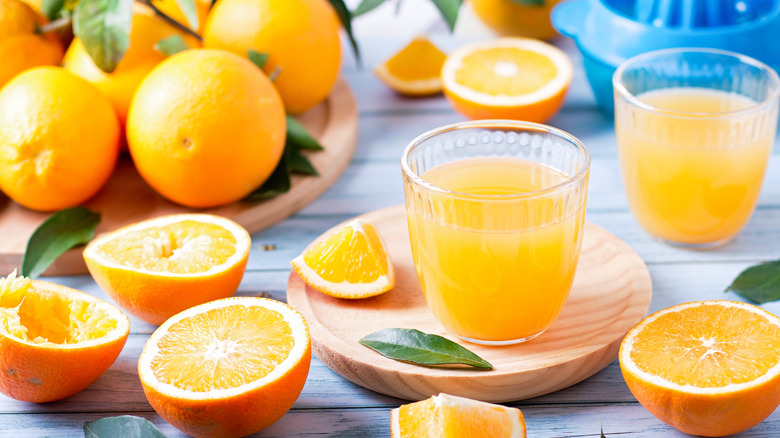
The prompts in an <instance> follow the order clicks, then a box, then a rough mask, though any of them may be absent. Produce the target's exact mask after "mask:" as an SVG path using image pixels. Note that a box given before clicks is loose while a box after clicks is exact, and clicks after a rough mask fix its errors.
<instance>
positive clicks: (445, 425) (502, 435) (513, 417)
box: [390, 394, 526, 438]
mask: <svg viewBox="0 0 780 438" xmlns="http://www.w3.org/2000/svg"><path fill="white" fill-rule="evenodd" d="M525 432H526V431H525V419H524V418H523V413H522V412H520V410H519V409H516V408H508V407H505V406H501V405H496V404H492V403H485V402H481V401H477V400H471V399H468V398H463V397H456V396H454V395H449V394H439V395H435V396H433V397H431V398H429V399H427V400H422V401H419V402H416V403H410V404H407V405H402V406H400V407H398V408H396V409H393V410H392V411H390V433H391V438H462V437H470V438H525Z"/></svg>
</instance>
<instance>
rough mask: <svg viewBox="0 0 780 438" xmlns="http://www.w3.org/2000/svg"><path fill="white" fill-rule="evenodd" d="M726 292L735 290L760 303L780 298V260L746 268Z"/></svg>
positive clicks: (738, 293) (736, 292)
mask: <svg viewBox="0 0 780 438" xmlns="http://www.w3.org/2000/svg"><path fill="white" fill-rule="evenodd" d="M726 292H734V293H735V294H737V295H740V296H742V297H745V298H747V299H749V300H751V301H753V302H754V303H758V304H764V303H768V302H770V301H777V300H780V260H776V261H774V262H767V263H761V264H760V265H755V266H751V267H749V268H747V269H745V270H744V271H742V272H741V273H740V274H739V275H738V276H737V278H736V279H734V281H733V282H732V283H731V285H729V287H727V288H726Z"/></svg>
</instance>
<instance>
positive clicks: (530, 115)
mask: <svg viewBox="0 0 780 438" xmlns="http://www.w3.org/2000/svg"><path fill="white" fill-rule="evenodd" d="M573 72H574V69H573V67H572V63H571V60H570V59H569V55H567V54H566V53H564V52H563V51H562V50H560V49H558V48H557V47H555V46H553V45H550V44H547V43H545V42H542V41H539V40H534V39H530V38H498V39H494V40H490V41H484V42H479V43H474V44H469V45H466V46H463V47H461V48H459V49H458V50H456V51H455V52H453V53H451V54H450V56H448V57H447V61H446V62H445V63H444V67H442V73H441V78H442V85H443V87H444V94H445V95H446V96H447V98H448V99H449V100H450V102H451V103H452V105H453V106H454V108H455V109H456V110H457V111H458V112H460V113H462V114H463V115H465V116H466V117H469V118H471V119H514V120H525V121H529V122H544V121H546V120H548V119H549V118H551V117H552V116H553V115H555V113H556V112H558V110H559V109H560V107H561V105H562V104H563V99H564V97H565V95H566V90H568V88H569V84H571V80H572V75H573Z"/></svg>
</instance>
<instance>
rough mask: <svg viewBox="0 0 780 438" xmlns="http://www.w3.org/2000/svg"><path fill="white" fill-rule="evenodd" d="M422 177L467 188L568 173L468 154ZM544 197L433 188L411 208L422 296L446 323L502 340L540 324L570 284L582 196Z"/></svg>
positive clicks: (541, 183)
mask: <svg viewBox="0 0 780 438" xmlns="http://www.w3.org/2000/svg"><path fill="white" fill-rule="evenodd" d="M422 178H423V179H424V180H426V181H428V182H430V183H432V184H434V185H436V186H438V187H441V188H444V189H448V190H452V191H457V192H460V193H465V194H479V195H507V194H517V193H527V192H533V191H537V190H541V189H545V188H549V187H552V186H554V185H557V184H560V183H562V182H564V181H567V180H568V178H567V177H566V176H565V175H563V174H561V173H559V172H557V171H556V170H553V169H552V168H550V167H546V166H543V165H541V164H538V163H535V162H531V161H527V160H521V159H515V158H469V159H465V160H460V161H455V162H452V163H447V164H444V165H441V166H438V167H435V168H433V169H431V170H429V171H428V172H426V173H425V174H423V175H422ZM564 192H565V193H555V194H547V195H545V196H544V197H534V198H526V199H523V198H515V199H511V200H510V199H503V200H493V201H476V200H475V199H474V198H473V197H469V196H464V197H462V198H459V197H457V196H455V197H450V196H443V195H437V194H431V195H429V198H428V201H429V202H428V204H427V205H428V206H429V207H430V211H428V212H426V213H424V214H423V213H421V212H420V211H417V212H416V213H415V214H410V215H409V230H410V235H411V236H412V238H411V243H412V252H413V255H414V258H415V266H416V268H417V274H418V277H419V278H420V283H421V285H422V289H423V292H424V293H425V296H426V299H427V301H428V305H429V306H430V308H431V309H432V311H433V313H434V314H435V315H436V317H437V318H438V319H439V321H441V322H442V323H443V324H444V326H445V327H446V328H447V329H448V330H449V331H451V332H453V333H455V334H457V335H459V336H461V337H464V338H466V339H470V340H481V341H490V342H505V341H513V340H521V339H525V338H530V337H533V336H535V335H538V334H539V333H541V332H542V331H543V330H544V329H546V328H547V327H548V326H549V325H550V324H551V323H552V321H553V320H554V319H555V318H556V317H557V316H558V314H559V313H560V311H561V309H562V308H563V305H564V302H565V301H566V297H567V296H568V294H569V290H570V289H571V285H572V281H573V279H574V272H575V270H576V266H577V259H578V256H579V252H580V246H581V239H582V236H581V234H582V233H581V231H582V226H583V219H584V194H583V193H581V192H580V193H579V195H581V196H580V197H581V198H582V202H578V203H577V204H576V205H573V203H572V202H568V203H564V196H565V194H566V193H568V194H569V195H570V196H569V200H570V201H571V199H573V198H577V197H578V196H577V194H576V193H575V194H574V195H572V193H573V192H572V189H569V190H568V192H566V191H564Z"/></svg>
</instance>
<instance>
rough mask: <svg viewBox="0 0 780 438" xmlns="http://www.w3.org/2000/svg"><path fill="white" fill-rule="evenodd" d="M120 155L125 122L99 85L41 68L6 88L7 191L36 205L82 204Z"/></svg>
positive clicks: (2, 146)
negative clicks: (121, 131) (118, 117)
mask: <svg viewBox="0 0 780 438" xmlns="http://www.w3.org/2000/svg"><path fill="white" fill-rule="evenodd" d="M118 156H119V123H118V122H117V119H116V115H115V114H114V110H113V108H111V103H109V101H108V99H106V97H105V96H104V95H103V94H101V93H100V91H98V89H97V88H95V87H94V86H93V85H92V84H90V83H89V82H87V81H85V80H84V79H81V78H80V77H78V76H76V75H74V74H73V73H70V72H68V71H67V70H65V69H63V68H61V67H35V68H32V69H30V70H26V71H24V72H23V73H21V74H19V75H18V76H16V77H15V78H14V79H12V80H11V81H10V82H9V83H8V84H6V86H5V87H4V88H3V89H2V90H0V189H2V191H3V192H5V194H6V195H8V196H9V197H10V198H11V199H13V200H14V201H16V202H18V203H19V204H21V205H23V206H25V207H27V208H31V209H33V210H40V211H51V210H59V209H63V208H67V207H72V206H75V205H79V204H81V203H82V202H84V201H86V200H88V199H89V198H91V197H92V196H93V195H94V194H95V193H97V192H98V190H100V188H101V187H102V186H103V184H104V183H105V182H106V180H107V179H108V177H109V176H110V175H111V172H112V171H113V170H114V166H115V165H116V161H117V157H118Z"/></svg>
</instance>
